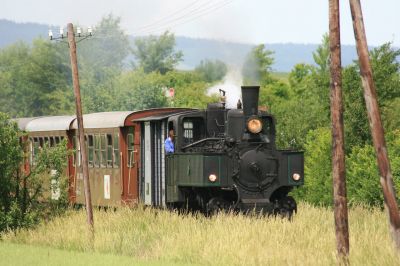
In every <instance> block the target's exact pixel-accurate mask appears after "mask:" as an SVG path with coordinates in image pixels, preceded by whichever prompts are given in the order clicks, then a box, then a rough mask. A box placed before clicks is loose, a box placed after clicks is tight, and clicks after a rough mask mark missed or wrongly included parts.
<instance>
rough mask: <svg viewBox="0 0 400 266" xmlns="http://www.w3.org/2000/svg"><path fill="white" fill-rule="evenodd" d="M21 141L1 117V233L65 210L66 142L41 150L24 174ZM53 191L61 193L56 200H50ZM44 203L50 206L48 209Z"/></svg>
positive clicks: (10, 125) (13, 126)
mask: <svg viewBox="0 0 400 266" xmlns="http://www.w3.org/2000/svg"><path fill="white" fill-rule="evenodd" d="M20 138H24V139H25V135H24V134H23V133H22V132H20V131H19V129H18V127H17V124H16V123H14V122H12V121H10V120H9V118H8V116H7V115H6V114H4V113H0V140H1V141H0V232H1V231H4V230H8V229H16V228H20V227H26V226H31V225H34V224H36V223H37V222H38V221H39V219H40V218H44V217H45V216H46V217H47V215H48V214H52V213H53V214H54V213H55V212H60V211H61V210H63V209H65V207H66V206H67V184H68V183H67V181H68V180H67V177H66V176H64V175H63V171H64V169H65V167H66V162H67V155H68V153H67V142H66V140H64V141H63V142H62V143H61V144H59V145H58V146H56V147H52V148H50V147H47V146H44V147H43V149H42V150H41V151H40V152H39V154H37V157H36V158H35V164H34V165H32V166H31V169H30V172H29V173H25V171H22V163H23V162H24V159H27V158H28V157H29V156H27V155H28V154H25V152H24V151H26V150H27V147H25V145H26V144H27V143H26V142H20ZM51 173H55V174H53V175H52V174H51ZM52 181H53V182H52ZM54 189H60V198H59V199H58V200H51V198H50V196H49V195H51V190H54ZM46 195H47V196H48V197H46ZM39 200H40V201H41V202H40V201H39ZM43 201H46V202H48V203H50V204H49V206H50V208H49V209H47V208H45V207H44V206H45V205H44V204H42V202H43Z"/></svg>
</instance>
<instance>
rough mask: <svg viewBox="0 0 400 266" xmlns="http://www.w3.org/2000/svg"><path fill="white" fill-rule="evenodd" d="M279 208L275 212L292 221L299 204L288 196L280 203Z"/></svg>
mask: <svg viewBox="0 0 400 266" xmlns="http://www.w3.org/2000/svg"><path fill="white" fill-rule="evenodd" d="M278 204H279V207H278V208H277V209H276V210H275V213H276V214H277V215H279V216H280V217H282V218H286V219H289V220H291V219H292V217H293V213H296V212H297V204H296V201H295V200H294V198H293V197H291V196H286V197H283V198H282V199H280V200H279V201H278Z"/></svg>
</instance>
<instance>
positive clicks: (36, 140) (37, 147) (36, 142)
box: [32, 138, 40, 165]
mask: <svg viewBox="0 0 400 266" xmlns="http://www.w3.org/2000/svg"><path fill="white" fill-rule="evenodd" d="M39 150H40V141H39V138H33V147H32V165H35V164H36V156H37V154H38V153H39Z"/></svg>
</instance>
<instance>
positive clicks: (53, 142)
mask: <svg viewBox="0 0 400 266" xmlns="http://www.w3.org/2000/svg"><path fill="white" fill-rule="evenodd" d="M54 146H55V141H54V137H50V147H54Z"/></svg>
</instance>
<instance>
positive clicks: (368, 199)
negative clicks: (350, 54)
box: [243, 36, 400, 206]
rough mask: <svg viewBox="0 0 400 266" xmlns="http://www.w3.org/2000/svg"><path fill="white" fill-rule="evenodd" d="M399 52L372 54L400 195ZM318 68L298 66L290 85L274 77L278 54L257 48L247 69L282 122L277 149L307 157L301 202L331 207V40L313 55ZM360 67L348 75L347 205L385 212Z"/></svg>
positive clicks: (345, 87)
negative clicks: (368, 207) (285, 149)
mask: <svg viewBox="0 0 400 266" xmlns="http://www.w3.org/2000/svg"><path fill="white" fill-rule="evenodd" d="M399 55H400V51H399V50H396V49H393V48H392V47H391V44H390V43H386V44H384V45H382V46H380V47H377V48H375V49H373V50H371V52H370V58H371V64H372V68H373V75H374V80H375V83H376V87H377V94H378V101H379V105H380V110H381V114H382V120H383V122H384V126H385V132H386V139H387V144H388V149H389V156H390V159H391V165H392V172H393V175H394V181H395V185H396V187H397V191H399V189H400V180H399V178H400V116H399V115H398V112H399V110H400V63H399V61H398V60H397V59H398V56H399ZM313 57H314V61H315V64H316V66H313V65H308V64H298V65H296V66H295V67H294V68H293V70H292V71H291V72H290V74H289V77H288V82H282V81H279V80H277V79H274V78H273V75H271V74H272V73H271V65H272V63H273V52H272V51H268V50H267V49H266V48H265V47H264V46H263V45H260V46H257V47H255V48H254V49H253V50H252V53H251V54H250V55H249V57H248V59H247V66H248V68H245V69H243V74H244V78H245V79H244V80H245V82H247V83H250V84H252V83H257V82H258V83H260V84H261V85H262V89H261V102H260V104H261V105H265V106H267V107H268V109H269V110H270V111H271V112H272V113H273V114H274V115H275V117H276V118H277V123H278V124H277V144H278V146H280V147H281V148H283V147H293V148H298V149H301V150H304V151H305V185H304V187H302V188H300V189H297V190H295V191H294V192H293V194H294V195H295V197H296V198H297V199H300V200H301V199H302V200H306V201H308V202H311V203H314V204H321V205H331V204H332V202H333V201H332V171H331V169H332V166H331V165H332V163H331V142H332V141H331V130H330V128H331V125H330V89H329V81H330V74H329V40H328V37H327V36H324V37H323V41H322V44H321V45H320V46H319V47H318V49H317V50H316V51H315V52H314V53H313ZM359 71H360V70H359V65H358V62H354V63H353V64H351V65H349V66H347V67H345V68H344V69H343V98H344V124H345V145H346V166H347V189H348V200H349V202H350V203H351V204H367V205H375V206H376V205H378V206H383V195H382V192H381V189H380V184H379V174H378V168H377V165H376V159H375V153H374V149H373V146H372V143H371V136H370V129H369V124H368V119H367V113H366V107H365V102H364V97H363V89H362V84H361V79H360V75H359Z"/></svg>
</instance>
